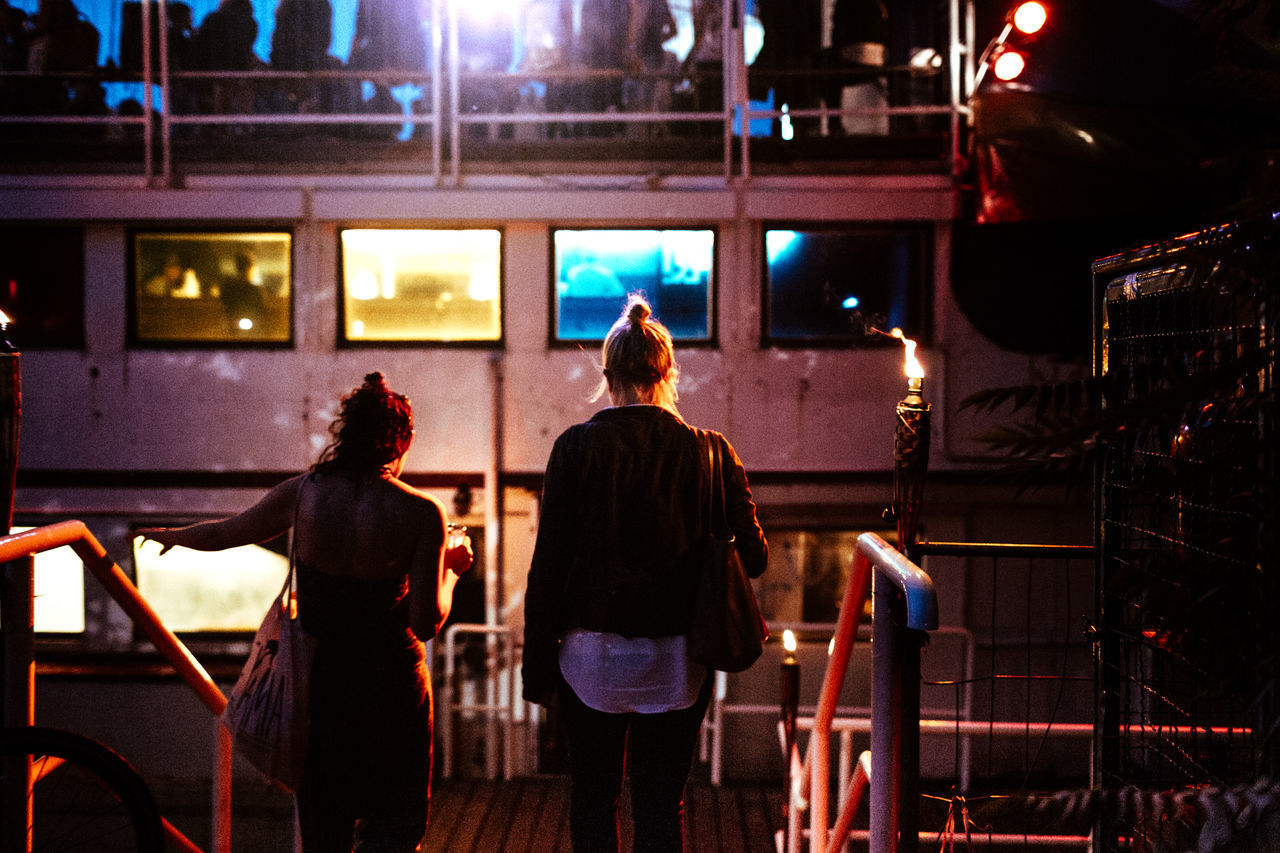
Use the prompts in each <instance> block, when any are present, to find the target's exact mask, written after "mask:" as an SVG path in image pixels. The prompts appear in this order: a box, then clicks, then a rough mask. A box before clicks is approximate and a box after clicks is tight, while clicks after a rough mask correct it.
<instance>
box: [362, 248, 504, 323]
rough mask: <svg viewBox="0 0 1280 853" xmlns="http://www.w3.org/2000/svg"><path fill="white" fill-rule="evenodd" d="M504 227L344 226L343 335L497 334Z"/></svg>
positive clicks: (499, 318) (499, 317) (500, 303)
mask: <svg viewBox="0 0 1280 853" xmlns="http://www.w3.org/2000/svg"><path fill="white" fill-rule="evenodd" d="M501 295H502V232H500V231H498V230H496V229H491V228H482V229H450V230H424V229H414V230H408V229H382V228H376V229H375V228H349V229H346V230H344V231H343V232H342V324H343V330H342V334H343V339H344V340H346V341H348V342H351V343H360V342H365V341H369V342H391V341H429V342H472V341H498V340H501V338H502V309H501V305H502V301H501Z"/></svg>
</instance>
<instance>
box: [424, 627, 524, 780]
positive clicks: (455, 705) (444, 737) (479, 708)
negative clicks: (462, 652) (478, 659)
mask: <svg viewBox="0 0 1280 853" xmlns="http://www.w3.org/2000/svg"><path fill="white" fill-rule="evenodd" d="M460 636H469V637H478V638H480V639H482V640H483V641H484V668H483V670H482V676H483V678H482V679H481V682H480V683H481V686H482V688H483V691H484V695H483V697H481V696H479V695H478V694H474V693H468V692H464V691H460V690H458V656H459V637H460ZM443 654H444V678H443V679H442V682H441V689H440V692H441V697H440V703H439V705H438V708H439V711H440V713H439V714H438V715H437V721H438V725H439V728H440V747H441V763H440V770H441V774H442V775H443V776H444V777H445V778H449V777H451V776H453V774H454V771H455V769H456V765H457V760H456V757H455V756H456V753H457V740H458V728H459V727H458V720H457V717H462V718H463V719H466V720H471V719H476V718H480V719H482V720H483V722H484V738H483V743H484V765H485V777H486V778H488V779H496V778H499V775H501V778H503V779H510V778H512V777H513V776H516V775H519V774H520V773H521V772H523V771H524V770H525V769H526V768H525V764H526V761H525V758H526V756H527V755H528V752H529V745H528V743H525V742H522V741H521V737H520V735H521V733H522V732H524V733H527V734H531V733H532V727H531V726H530V725H529V722H530V720H531V716H532V715H531V714H530V713H529V709H528V708H527V707H526V705H527V703H525V702H524V701H523V700H521V699H520V683H519V678H518V672H519V668H520V654H521V650H520V642H519V639H518V637H517V635H516V633H515V632H514V631H513V630H512V629H511V628H509V627H505V626H502V625H479V624H470V623H464V622H459V623H456V624H454V625H450V626H449V627H448V628H447V629H445V632H444V652H443ZM468 684H470V685H472V686H474V684H475V682H474V681H469V682H468Z"/></svg>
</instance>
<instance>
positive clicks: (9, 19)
mask: <svg viewBox="0 0 1280 853" xmlns="http://www.w3.org/2000/svg"><path fill="white" fill-rule="evenodd" d="M30 41H31V19H30V18H28V17H27V13H26V12H24V11H23V10H21V9H19V8H18V7H16V6H11V5H9V0H0V69H3V70H4V71H26V70H27V50H28V47H29V46H30ZM21 91H22V87H21V84H20V83H18V82H16V81H13V80H10V79H9V78H0V111H3V112H6V113H16V112H19V111H20V110H19V109H18V107H19V103H20V98H21Z"/></svg>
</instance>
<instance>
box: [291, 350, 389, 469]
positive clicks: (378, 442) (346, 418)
mask: <svg viewBox="0 0 1280 853" xmlns="http://www.w3.org/2000/svg"><path fill="white" fill-rule="evenodd" d="M329 433H330V435H332V436H333V439H332V440H331V441H330V442H329V444H328V446H327V447H325V449H324V451H323V452H322V453H321V454H320V459H319V461H318V462H316V464H315V465H313V466H312V468H311V470H312V471H320V472H334V471H342V472H347V473H365V472H372V471H376V470H378V469H380V468H382V467H383V466H385V465H389V464H390V463H392V462H394V461H395V460H396V459H399V458H400V457H401V456H402V455H403V454H404V452H405V451H406V450H408V449H409V443H410V442H411V441H412V440H413V407H412V406H411V405H410V404H409V398H408V397H406V396H404V395H403V394H397V393H395V392H394V391H392V390H391V389H390V388H388V387H387V383H386V380H385V379H384V378H383V375H382V374H381V373H378V372H374V373H370V374H367V375H366V376H365V378H364V384H363V385H361V386H360V387H359V388H356V389H355V390H354V391H352V392H351V393H350V394H348V395H347V396H345V397H343V398H342V404H341V407H340V409H339V412H338V417H337V419H336V420H335V421H334V422H333V423H332V424H330V425H329Z"/></svg>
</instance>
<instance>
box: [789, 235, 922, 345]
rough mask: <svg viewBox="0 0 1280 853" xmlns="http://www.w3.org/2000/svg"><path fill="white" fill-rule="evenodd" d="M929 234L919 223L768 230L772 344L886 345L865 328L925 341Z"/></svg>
mask: <svg viewBox="0 0 1280 853" xmlns="http://www.w3.org/2000/svg"><path fill="white" fill-rule="evenodd" d="M929 234H930V232H929V230H928V226H926V225H914V224H913V225H883V226H881V225H865V226H864V225H858V226H849V227H845V228H822V229H801V228H772V229H767V230H766V231H765V234H764V256H765V287H766V311H767V333H766V336H767V338H768V340H769V342H771V343H800V344H805V345H813V344H830V345H836V346H849V345H857V344H864V343H879V342H883V341H882V339H881V338H880V336H876V335H871V336H868V335H867V334H866V329H867V327H874V328H876V329H880V330H882V331H888V330H889V329H891V328H900V329H902V330H903V332H904V333H905V334H906V335H907V336H908V337H910V338H913V339H916V340H924V339H927V338H928V293H929V287H928V271H929V269H930V257H931V241H930V237H929Z"/></svg>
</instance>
